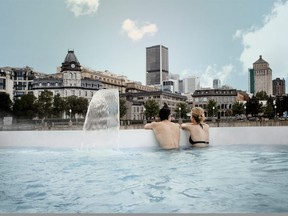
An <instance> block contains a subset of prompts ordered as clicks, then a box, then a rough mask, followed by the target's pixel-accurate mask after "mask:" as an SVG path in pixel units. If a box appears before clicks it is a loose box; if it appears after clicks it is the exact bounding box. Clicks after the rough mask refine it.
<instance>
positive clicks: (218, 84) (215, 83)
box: [213, 79, 221, 89]
mask: <svg viewBox="0 0 288 216" xmlns="http://www.w3.org/2000/svg"><path fill="white" fill-rule="evenodd" d="M219 88H221V81H220V80H219V79H213V89H219Z"/></svg>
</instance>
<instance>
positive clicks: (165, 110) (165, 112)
mask: <svg viewBox="0 0 288 216" xmlns="http://www.w3.org/2000/svg"><path fill="white" fill-rule="evenodd" d="M170 112H171V111H170V109H169V107H168V106H167V104H166V103H164V106H163V107H162V108H161V109H160V111H159V117H160V120H161V121H164V120H168V119H169V116H170Z"/></svg>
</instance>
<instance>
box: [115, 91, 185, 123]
mask: <svg viewBox="0 0 288 216" xmlns="http://www.w3.org/2000/svg"><path fill="white" fill-rule="evenodd" d="M120 98H124V99H125V100H126V101H128V103H126V105H127V108H128V112H127V114H126V115H125V116H124V118H123V119H134V115H136V116H137V115H138V116H141V113H142V118H143V109H144V104H145V102H146V101H147V100H149V99H154V100H156V101H157V102H158V104H159V107H160V108H161V107H162V106H163V105H164V103H166V104H167V105H168V106H169V107H170V109H171V114H172V115H175V114H176V113H175V109H176V106H177V104H178V103H181V102H185V101H186V100H187V97H185V96H183V95H181V94H176V93H171V92H167V91H159V90H158V91H150V92H144V91H143V92H126V93H122V94H120ZM136 102H137V103H136ZM133 106H135V107H136V106H137V107H139V108H136V112H133V111H132V109H134V108H133ZM129 109H130V110H131V112H129ZM137 110H138V112H137ZM136 113H137V114H136Z"/></svg>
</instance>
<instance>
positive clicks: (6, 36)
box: [0, 0, 288, 90]
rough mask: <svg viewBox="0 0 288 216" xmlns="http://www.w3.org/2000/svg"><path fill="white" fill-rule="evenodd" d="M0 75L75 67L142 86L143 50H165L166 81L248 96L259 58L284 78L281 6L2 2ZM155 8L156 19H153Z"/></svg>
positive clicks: (287, 39)
mask: <svg viewBox="0 0 288 216" xmlns="http://www.w3.org/2000/svg"><path fill="white" fill-rule="evenodd" d="M0 5H1V7H0V12H1V14H2V18H1V20H0V24H1V27H2V34H1V36H0V37H1V40H0V43H1V47H2V52H1V54H0V67H5V66H11V67H24V66H30V67H33V68H34V70H36V71H39V72H43V73H47V74H50V73H56V70H57V67H59V66H61V63H62V62H63V61H64V58H65V55H66V53H67V50H74V51H75V54H76V56H77V57H78V60H79V62H80V63H81V65H83V66H86V67H89V68H92V69H94V70H100V71H105V70H108V71H111V72H113V73H117V74H121V75H125V76H127V77H128V78H129V79H131V80H134V81H140V82H142V83H143V84H146V80H145V79H146V58H145V55H146V47H151V46H155V45H163V46H165V47H167V48H168V49H169V69H170V70H169V73H170V74H171V73H172V74H179V75H180V78H184V77H186V76H199V77H200V82H201V86H202V87H212V85H213V79H219V80H221V83H222V84H223V85H225V84H226V85H230V86H232V87H233V88H237V89H241V90H248V68H252V67H253V63H254V62H255V61H257V59H258V58H259V55H262V56H263V59H264V60H265V61H267V62H268V63H269V64H270V67H271V69H272V79H276V78H280V79H282V78H284V79H285V80H287V77H288V61H287V60H286V58H285V57H286V56H288V55H287V54H288V29H287V28H285V24H286V22H285V21H287V20H288V1H287V0H280V1H279V0H277V1H274V0H266V1H261V0H253V1H250V0H235V1H229V0H214V1H212V0H202V1H201V0H178V1H176V0H156V1H152V0H148V1H147V0H145V1H144V0H122V1H120V0H105V1H104V0H77V1H76V0H50V1H37V0H25V1H21V0H3V1H1V3H0ZM159 8H161V11H160V12H159Z"/></svg>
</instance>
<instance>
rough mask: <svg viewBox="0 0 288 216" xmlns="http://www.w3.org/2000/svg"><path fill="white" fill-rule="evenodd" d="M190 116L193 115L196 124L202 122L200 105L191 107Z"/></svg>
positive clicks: (202, 116)
mask: <svg viewBox="0 0 288 216" xmlns="http://www.w3.org/2000/svg"><path fill="white" fill-rule="evenodd" d="M191 117H193V118H194V119H195V121H196V122H197V123H198V124H200V123H202V122H204V121H205V114H204V110H203V109H202V108H201V107H193V108H192V110H191Z"/></svg>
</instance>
